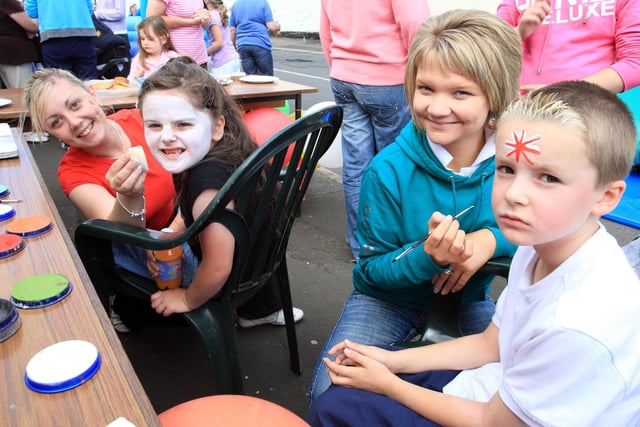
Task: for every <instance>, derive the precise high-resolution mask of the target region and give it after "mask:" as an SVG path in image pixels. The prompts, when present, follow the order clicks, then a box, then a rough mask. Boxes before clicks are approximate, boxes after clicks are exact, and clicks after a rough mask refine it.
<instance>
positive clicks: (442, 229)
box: [423, 212, 473, 266]
mask: <svg viewBox="0 0 640 427" xmlns="http://www.w3.org/2000/svg"><path fill="white" fill-rule="evenodd" d="M429 233H430V234H429V237H428V238H427V240H425V241H424V245H423V248H424V251H425V252H426V253H427V254H429V256H431V258H432V259H433V261H434V262H435V263H436V264H437V265H440V266H445V265H447V264H462V263H463V262H465V261H466V260H467V259H468V258H469V257H470V256H471V254H472V253H473V245H469V244H466V243H467V241H466V239H465V236H466V234H465V232H464V231H463V230H460V223H459V222H458V221H457V220H456V219H454V218H453V217H452V216H451V215H446V216H445V215H443V214H441V213H440V212H434V213H433V215H431V218H430V219H429Z"/></svg>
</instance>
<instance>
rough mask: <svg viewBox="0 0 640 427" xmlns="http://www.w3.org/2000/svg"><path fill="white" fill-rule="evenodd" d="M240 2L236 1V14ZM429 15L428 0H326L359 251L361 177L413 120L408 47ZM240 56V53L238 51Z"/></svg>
mask: <svg viewBox="0 0 640 427" xmlns="http://www.w3.org/2000/svg"><path fill="white" fill-rule="evenodd" d="M235 12H236V6H235V5H234V6H233V14H232V18H233V15H234V14H235ZM429 15H430V11H429V5H428V3H427V1H426V0H421V1H414V0H383V1H379V2H377V5H376V6H375V7H371V3H370V2H369V1H367V0H352V1H343V0H322V2H321V11H320V41H321V42H322V49H323V51H324V54H325V57H326V58H327V62H328V63H329V67H330V73H329V76H330V77H331V90H332V91H333V97H334V99H335V101H336V104H338V105H339V106H341V107H342V108H343V109H344V119H343V121H342V127H341V130H342V158H343V161H342V185H343V189H344V196H345V205H346V210H347V242H348V243H349V247H350V248H351V255H352V257H353V260H354V262H356V261H357V260H358V259H359V258H360V256H359V253H358V252H359V250H360V247H359V244H358V240H357V239H356V215H357V212H358V201H359V198H360V181H361V180H362V174H363V173H364V170H365V169H366V168H367V166H368V165H369V163H370V162H371V159H373V157H374V156H375V155H376V154H377V153H378V152H379V151H380V150H382V149H383V148H384V147H386V146H387V145H389V144H390V143H391V142H393V140H394V139H395V138H396V136H398V134H399V133H400V130H401V129H402V128H403V127H404V126H405V125H406V124H407V123H408V122H409V119H410V113H409V109H408V108H407V100H406V96H405V93H404V86H403V82H404V70H405V65H406V63H407V51H408V50H409V45H410V44H411V40H412V39H413V36H414V34H415V33H416V31H417V29H418V27H419V26H420V24H421V23H422V21H424V20H425V19H427V18H428V17H429ZM240 55H241V56H242V53H241V54H240Z"/></svg>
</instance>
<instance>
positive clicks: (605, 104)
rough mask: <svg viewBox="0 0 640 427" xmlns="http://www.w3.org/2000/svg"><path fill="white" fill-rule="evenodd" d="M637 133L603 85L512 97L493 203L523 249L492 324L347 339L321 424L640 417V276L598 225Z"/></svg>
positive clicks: (324, 399)
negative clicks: (408, 338)
mask: <svg viewBox="0 0 640 427" xmlns="http://www.w3.org/2000/svg"><path fill="white" fill-rule="evenodd" d="M635 141H636V135H635V129H634V124H633V121H632V118H631V115H630V113H629V111H628V110H627V109H626V107H625V106H624V105H623V104H622V103H621V102H620V101H619V100H618V99H617V97H616V96H615V95H613V94H611V93H610V92H608V91H606V90H605V89H602V88H600V87H599V86H596V85H594V84H591V83H587V82H584V81H576V82H562V83H557V84H553V85H549V86H546V87H543V88H541V89H539V90H537V91H534V92H532V93H531V94H530V95H528V96H526V97H523V98H521V99H519V100H518V101H516V102H515V103H514V104H512V105H511V106H510V107H509V108H508V109H507V110H506V111H505V112H504V113H503V115H502V116H501V117H500V119H499V120H498V124H497V136H496V174H495V180H494V185H493V195H492V198H493V200H492V202H493V203H492V204H493V210H494V214H495V217H496V219H497V222H498V225H499V226H500V229H501V230H502V232H503V233H504V235H505V237H506V238H507V239H509V240H510V241H512V242H514V243H516V244H518V245H520V248H519V249H518V251H517V252H516V254H515V256H514V258H513V262H512V264H511V271H510V274H509V285H508V286H507V288H506V289H505V291H504V292H503V294H502V295H501V296H500V299H499V301H498V306H497V310H496V314H495V315H494V317H493V320H492V323H491V324H490V325H489V327H488V328H487V329H486V330H485V331H484V332H483V333H480V334H477V335H471V336H467V337H463V338H459V339H456V340H451V341H447V342H443V343H440V344H434V345H430V346H425V347H418V348H411V349H403V350H400V351H388V350H386V349H382V348H378V347H371V346H364V345H359V344H356V343H353V342H348V341H346V342H343V343H340V344H338V345H336V346H335V347H334V348H333V349H332V350H331V351H330V354H332V355H336V359H335V361H331V360H329V359H325V363H326V365H327V367H328V369H329V375H330V377H331V380H332V382H333V384H334V385H339V386H345V387H336V386H332V387H330V388H329V390H328V391H327V392H325V393H324V394H323V395H322V396H320V398H319V399H317V400H316V401H315V402H314V404H313V406H312V407H311V410H310V413H309V417H308V421H309V422H310V423H311V425H312V426H333V425H340V426H346V425H367V426H374V425H403V426H405V425H412V426H413V425H420V426H429V425H436V424H438V425H440V424H441V425H451V424H455V425H509V426H517V425H556V426H567V425H576V426H577V425H579V426H586V425H594V426H604V425H607V426H613V425H616V426H622V425H625V426H626V425H640V369H638V360H640V330H639V329H638V325H639V324H640V281H639V279H638V277H637V276H636V275H635V273H634V272H633V270H632V268H631V267H630V265H629V263H628V262H627V260H626V259H625V256H624V254H623V252H622V250H621V249H620V247H619V246H618V244H617V242H616V240H615V239H614V238H613V236H611V235H610V234H608V233H607V231H606V230H605V229H604V227H603V226H602V224H600V222H599V221H600V217H601V216H602V215H604V214H606V213H608V212H611V211H612V210H613V209H614V208H615V207H616V205H617V204H618V201H619V200H620V197H621V196H622V193H623V192H624V189H625V183H624V178H625V176H626V175H627V173H628V172H629V170H630V168H631V163H632V159H633V156H634V152H635ZM447 369H449V370H452V371H444V370H447ZM398 374H402V375H401V376H399V375H398Z"/></svg>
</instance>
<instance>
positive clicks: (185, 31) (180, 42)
mask: <svg viewBox="0 0 640 427" xmlns="http://www.w3.org/2000/svg"><path fill="white" fill-rule="evenodd" d="M163 1H164V2H165V3H166V5H167V7H166V9H165V11H164V15H165V16H179V17H182V18H191V17H192V16H193V15H194V14H195V13H196V12H197V11H198V10H201V9H204V4H203V3H202V0H163ZM169 34H171V41H172V42H173V45H174V46H175V48H176V51H178V53H179V54H180V55H186V56H190V57H191V58H193V60H194V61H196V62H197V63H198V64H200V65H202V64H206V63H207V60H208V56H207V47H206V45H205V42H204V29H203V28H202V26H201V25H189V26H186V27H177V28H172V29H170V30H169Z"/></svg>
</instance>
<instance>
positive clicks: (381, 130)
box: [331, 78, 411, 259]
mask: <svg viewBox="0 0 640 427" xmlns="http://www.w3.org/2000/svg"><path fill="white" fill-rule="evenodd" d="M331 90H332V92H333V97H334V99H335V102H336V104H338V105H339V106H341V107H342V108H343V111H344V117H343V120H342V126H341V131H342V186H343V189H344V198H345V205H346V211H347V241H348V242H349V247H350V248H351V254H352V256H353V258H355V259H357V258H358V252H359V249H360V245H359V244H358V240H357V239H356V224H357V223H356V217H357V213H358V202H359V200H360V181H361V180H362V175H363V173H364V170H365V169H366V168H367V166H369V163H370V162H371V160H372V159H373V157H374V156H375V155H376V154H378V153H379V152H380V150H382V149H383V148H384V147H386V146H387V145H389V144H391V143H392V142H393V141H394V140H395V139H396V137H397V136H398V134H399V133H400V131H401V130H402V128H404V127H405V125H406V124H407V123H408V122H409V120H410V119H411V114H410V112H409V109H408V107H407V99H406V96H405V94H404V85H393V86H365V85H359V84H355V83H347V82H344V81H342V80H337V79H333V78H332V79H331Z"/></svg>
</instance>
